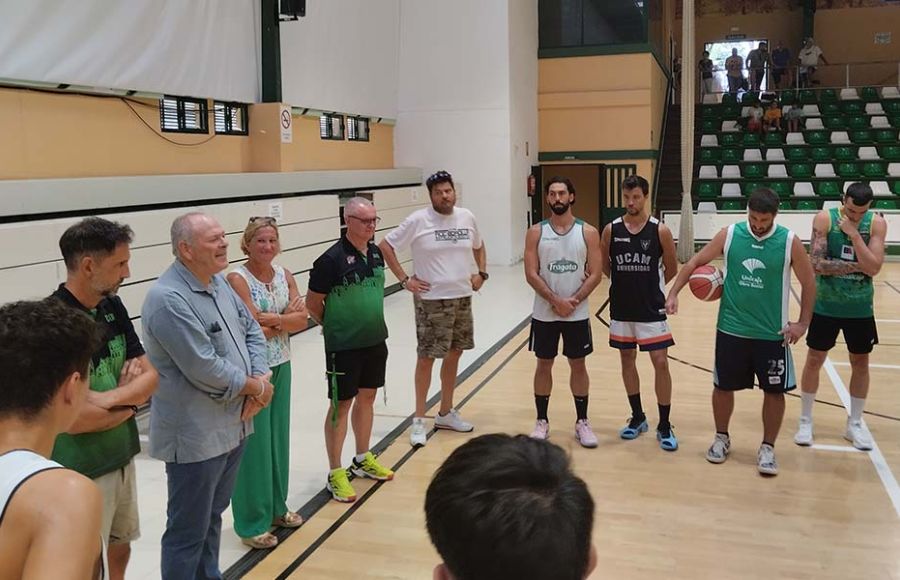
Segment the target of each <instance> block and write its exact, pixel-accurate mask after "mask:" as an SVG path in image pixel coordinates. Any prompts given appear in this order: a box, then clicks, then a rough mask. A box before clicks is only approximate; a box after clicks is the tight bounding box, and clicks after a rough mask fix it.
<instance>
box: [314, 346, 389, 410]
mask: <svg viewBox="0 0 900 580" xmlns="http://www.w3.org/2000/svg"><path fill="white" fill-rule="evenodd" d="M387 356H388V349H387V344H386V343H384V342H381V343H379V344H376V345H375V346H369V347H366V348H357V349H353V350H340V351H336V352H326V353H325V369H326V370H325V378H326V380H327V381H328V398H329V399H333V398H334V395H335V392H334V389H335V386H336V387H337V400H338V401H346V400H348V399H352V398H353V397H355V396H356V394H357V393H358V392H359V389H377V388H378V387H383V386H384V372H385V368H386V367H387ZM334 381H337V384H336V385H335V382H334Z"/></svg>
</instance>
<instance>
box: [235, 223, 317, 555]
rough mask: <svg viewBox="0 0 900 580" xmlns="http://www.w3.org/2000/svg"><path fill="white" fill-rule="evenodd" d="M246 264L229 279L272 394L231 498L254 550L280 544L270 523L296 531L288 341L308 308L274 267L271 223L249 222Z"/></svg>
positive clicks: (276, 246) (289, 278)
mask: <svg viewBox="0 0 900 580" xmlns="http://www.w3.org/2000/svg"><path fill="white" fill-rule="evenodd" d="M241 251H243V252H244V255H246V256H247V258H248V260H247V261H246V262H245V263H243V264H241V265H240V266H238V267H237V268H235V269H234V271H232V272H231V273H230V274H228V276H227V280H228V283H229V284H231V287H232V288H233V289H234V291H235V292H236V293H237V295H238V296H240V298H241V300H243V301H244V305H245V306H247V308H248V309H249V310H250V313H251V314H252V315H253V318H255V319H256V321H257V322H258V323H259V325H260V327H261V328H262V331H263V334H264V335H265V337H266V345H267V350H268V354H267V356H268V362H269V369H271V371H272V379H271V382H272V385H273V386H274V387H275V394H274V396H273V397H272V403H271V404H270V405H269V406H268V407H266V408H265V409H263V410H261V411H260V412H259V413H258V414H257V415H256V417H254V418H253V435H251V436H250V437H248V438H247V446H246V449H245V450H244V456H243V458H242V459H241V466H240V468H239V469H238V475H237V482H236V483H235V484H234V494H233V496H232V498H231V501H232V512H233V513H234V531H235V532H236V533H237V535H238V536H240V538H241V541H242V542H243V543H244V544H246V545H248V546H250V547H252V548H257V549H269V548H274V547H275V546H276V545H278V538H276V537H275V536H274V535H273V534H271V533H269V528H270V527H271V526H272V525H273V524H274V525H277V526H279V527H283V528H296V527H298V526H299V525H300V524H302V523H303V518H301V517H300V515H299V514H297V513H295V512H292V511H290V510H289V509H288V508H287V503H286V502H287V493H288V468H289V467H290V432H291V336H290V333H292V332H299V331H301V330H303V329H305V328H306V325H307V323H308V320H309V318H308V316H307V313H306V305H305V304H304V302H303V298H302V297H301V296H300V292H299V291H298V290H297V283H296V281H294V275H293V274H292V273H291V272H290V271H289V270H287V269H285V268H282V267H281V266H278V265H277V264H274V263H273V260H274V259H275V257H276V256H277V255H278V254H279V253H280V252H281V244H280V242H279V238H278V225H277V224H276V223H275V218H271V217H253V218H250V221H249V222H248V223H247V227H246V228H245V229H244V235H243V237H241Z"/></svg>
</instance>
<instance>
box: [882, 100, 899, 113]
mask: <svg viewBox="0 0 900 580" xmlns="http://www.w3.org/2000/svg"><path fill="white" fill-rule="evenodd" d="M881 106H882V108H884V112H885V113H887V114H888V115H900V99H889V100H887V101H882V102H881Z"/></svg>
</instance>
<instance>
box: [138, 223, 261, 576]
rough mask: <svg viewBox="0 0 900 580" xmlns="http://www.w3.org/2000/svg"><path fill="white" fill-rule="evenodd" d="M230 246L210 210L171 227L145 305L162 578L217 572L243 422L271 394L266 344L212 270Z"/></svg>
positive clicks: (245, 428) (248, 428)
mask: <svg viewBox="0 0 900 580" xmlns="http://www.w3.org/2000/svg"><path fill="white" fill-rule="evenodd" d="M227 250H228V242H227V240H226V239H225V231H224V230H223V229H222V226H221V225H219V223H218V222H217V221H216V220H215V219H214V218H213V217H211V216H209V215H206V214H203V213H199V212H193V213H188V214H185V215H183V216H180V217H178V218H177V219H176V220H175V221H174V222H173V223H172V253H173V254H175V258H176V259H175V262H174V263H173V264H172V265H171V266H170V267H169V268H168V269H167V270H166V271H165V272H163V274H162V275H161V276H160V277H159V279H158V280H157V281H156V283H155V284H154V285H153V287H152V288H151V289H150V291H149V292H148V293H147V298H146V299H145V301H144V307H143V309H142V310H141V318H142V322H143V328H144V346H145V348H146V350H147V354H148V355H149V357H150V360H151V362H152V363H153V365H154V366H155V367H156V368H157V370H158V372H159V376H160V379H159V389H158V390H157V392H156V394H155V395H154V396H153V400H152V405H151V409H150V455H151V456H152V457H154V458H156V459H160V460H162V461H165V462H166V477H167V480H168V492H169V501H168V510H167V516H168V520H167V522H166V531H165V533H164V534H163V537H162V578H163V579H164V580H170V579H180V578H184V579H193V578H221V577H222V576H221V572H220V571H219V541H220V537H221V528H222V512H223V511H225V508H226V507H228V502H229V500H230V498H231V492H232V489H233V488H234V482H235V477H236V475H237V471H238V466H239V464H240V459H241V454H242V453H243V450H244V441H245V439H246V437H247V436H249V435H250V434H251V433H252V432H253V423H252V421H250V419H251V418H252V417H253V416H254V415H255V414H256V413H258V412H259V411H260V409H262V408H264V407H265V406H266V405H268V404H269V402H270V401H271V400H272V394H273V387H272V385H271V384H270V383H269V377H270V376H271V373H270V371H269V367H268V364H267V359H266V340H265V336H264V335H263V332H262V330H261V329H260V327H259V324H257V322H256V321H255V320H254V318H253V316H252V315H251V314H250V312H249V310H248V309H247V307H246V306H245V305H244V303H243V302H242V301H241V300H240V298H238V296H237V295H236V294H235V293H234V292H233V291H232V290H231V287H230V286H229V285H228V282H226V281H225V278H224V277H223V276H221V275H220V274H219V272H221V271H222V270H224V269H225V268H226V267H227V266H228V252H227Z"/></svg>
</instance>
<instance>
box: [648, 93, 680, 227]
mask: <svg viewBox="0 0 900 580" xmlns="http://www.w3.org/2000/svg"><path fill="white" fill-rule="evenodd" d="M659 163H660V169H659V183H658V184H657V186H656V211H655V212H654V213H655V214H657V215H659V214H660V213H661V212H663V211H678V210H679V209H681V105H680V104H675V105H672V104H670V105H669V111H668V117H667V118H666V133H665V135H663V146H662V154H661V157H660V159H659Z"/></svg>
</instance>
